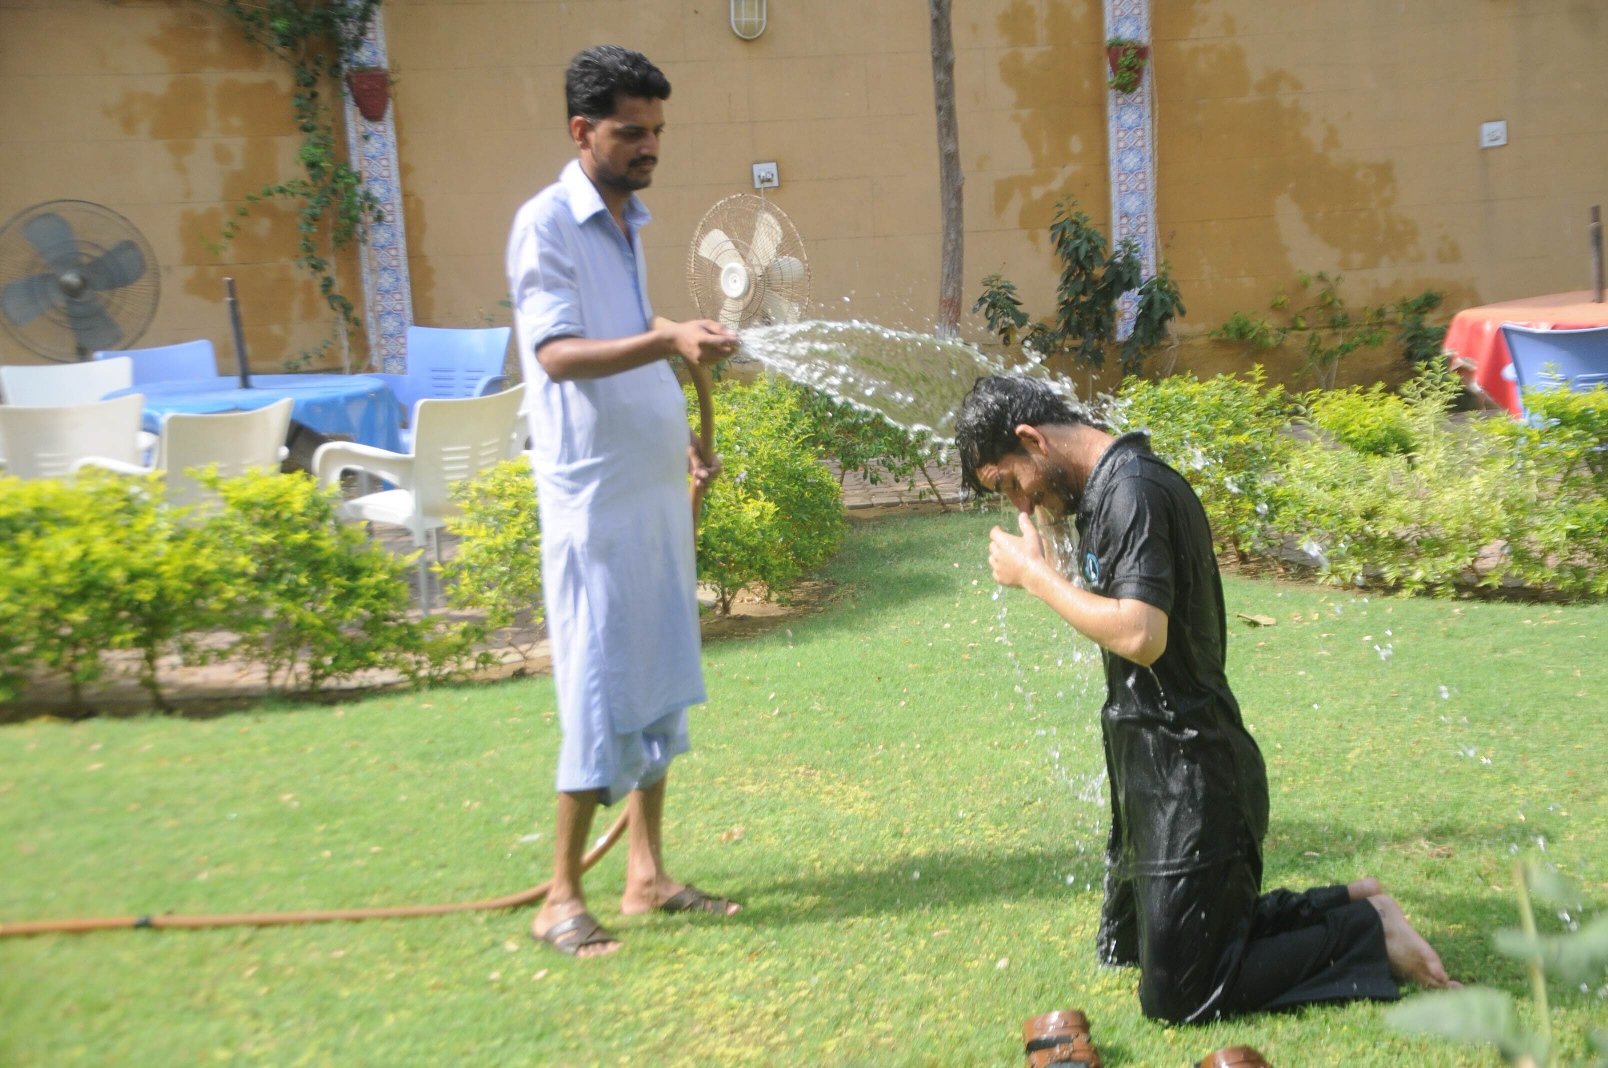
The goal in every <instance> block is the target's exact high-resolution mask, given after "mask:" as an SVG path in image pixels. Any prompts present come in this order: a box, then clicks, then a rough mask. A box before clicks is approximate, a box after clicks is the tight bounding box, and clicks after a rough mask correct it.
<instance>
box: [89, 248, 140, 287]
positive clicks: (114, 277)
mask: <svg viewBox="0 0 1608 1068" xmlns="http://www.w3.org/2000/svg"><path fill="white" fill-rule="evenodd" d="M144 273H145V257H144V256H142V255H141V254H140V247H139V246H138V245H136V244H135V243H134V242H132V241H119V242H118V243H117V244H115V245H113V246H112V247H111V248H110V249H108V250H107V251H106V252H104V253H102V254H101V255H100V256H99V257H97V258H96V259H95V260H94V261H93V262H91V263H89V264H87V265H86V266H85V267H84V281H85V282H87V283H88V284H89V288H90V289H121V288H123V287H124V286H126V285H128V284H129V283H130V282H133V281H134V280H135V279H137V278H139V276H140V275H142V274H144Z"/></svg>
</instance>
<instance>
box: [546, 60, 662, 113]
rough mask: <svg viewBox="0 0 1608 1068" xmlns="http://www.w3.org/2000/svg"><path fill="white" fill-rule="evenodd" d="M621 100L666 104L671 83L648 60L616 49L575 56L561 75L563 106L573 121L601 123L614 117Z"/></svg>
mask: <svg viewBox="0 0 1608 1068" xmlns="http://www.w3.org/2000/svg"><path fill="white" fill-rule="evenodd" d="M622 96H637V97H642V98H643V99H646V100H669V99H670V79H668V78H666V77H665V76H664V71H662V70H660V69H659V68H658V67H655V66H654V65H653V63H652V61H650V60H649V59H648V57H647V56H645V55H643V54H642V53H641V52H633V51H631V50H630V49H629V48H621V47H620V46H619V45H597V46H596V47H594V48H588V49H586V50H585V51H584V52H578V53H576V55H575V58H574V59H572V60H570V65H569V70H567V71H565V72H564V104H565V106H566V107H568V108H569V114H570V115H571V116H572V117H573V116H575V115H579V116H581V117H582V118H584V119H589V120H591V121H592V122H601V121H602V120H604V119H606V118H608V117H609V116H610V115H613V114H614V109H615V101H616V99H617V98H618V97H622Z"/></svg>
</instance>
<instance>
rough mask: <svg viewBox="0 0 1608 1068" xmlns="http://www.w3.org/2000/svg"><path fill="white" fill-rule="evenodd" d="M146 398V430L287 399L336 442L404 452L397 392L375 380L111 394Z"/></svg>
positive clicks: (189, 386)
mask: <svg viewBox="0 0 1608 1068" xmlns="http://www.w3.org/2000/svg"><path fill="white" fill-rule="evenodd" d="M128 393H142V394H144V395H145V415H144V419H143V422H144V425H145V429H147V430H150V431H152V432H154V433H161V431H162V417H163V416H165V415H171V414H172V413H174V412H188V413H198V414H206V413H211V412H236V411H249V410H251V409H253V408H263V407H266V406H268V405H270V404H272V403H274V402H275V401H277V400H280V399H282V398H284V397H289V398H290V399H291V400H292V401H293V402H294V405H293V407H292V410H291V413H290V417H291V419H292V420H293V421H294V422H296V423H299V424H301V425H302V426H305V427H307V428H308V429H309V430H312V431H315V432H316V433H319V434H323V435H325V436H327V437H331V438H342V439H345V440H350V441H358V442H362V443H363V444H364V445H373V446H376V447H377V448H381V449H389V450H390V451H392V452H402V451H403V449H402V434H401V425H402V405H401V403H400V402H398V401H397V399H396V395H395V394H394V393H392V392H391V387H390V386H389V385H387V384H386V382H385V380H384V379H382V378H376V377H375V376H373V375H341V374H293V375H252V376H251V387H250V388H249V389H242V388H241V386H240V380H239V379H238V378H235V377H228V378H223V377H219V378H184V379H174V380H172V381H168V382H146V383H143V384H141V385H138V386H134V387H132V388H130V389H120V390H117V391H115V392H113V393H108V394H107V397H120V396H123V395H125V394H128Z"/></svg>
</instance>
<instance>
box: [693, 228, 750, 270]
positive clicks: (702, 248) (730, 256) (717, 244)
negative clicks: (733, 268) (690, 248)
mask: <svg viewBox="0 0 1608 1068" xmlns="http://www.w3.org/2000/svg"><path fill="white" fill-rule="evenodd" d="M698 255H700V256H702V257H703V258H704V259H706V260H708V261H709V262H710V263H713V264H714V265H715V266H716V267H717V268H720V267H725V266H726V265H727V264H728V263H741V262H742V261H743V254H742V253H741V252H738V251H737V245H736V244H735V243H734V242H733V241H732V239H731V238H729V237H727V236H726V231H724V230H710V231H709V232H708V233H707V234H704V235H703V237H701V238H700V239H699V240H698Z"/></svg>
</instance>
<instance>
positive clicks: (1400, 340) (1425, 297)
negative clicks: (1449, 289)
mask: <svg viewBox="0 0 1608 1068" xmlns="http://www.w3.org/2000/svg"><path fill="white" fill-rule="evenodd" d="M1445 297H1446V294H1444V293H1441V292H1440V291H1438V290H1434V289H1426V290H1424V292H1422V293H1420V294H1418V296H1416V297H1403V298H1402V299H1401V300H1398V301H1397V302H1396V343H1397V344H1398V345H1400V346H1401V354H1402V357H1403V358H1404V359H1406V360H1407V362H1409V363H1411V364H1414V365H1415V366H1419V367H1425V366H1428V365H1430V364H1438V363H1444V362H1445V358H1446V354H1445V348H1444V346H1443V344H1442V342H1444V341H1445V340H1446V324H1444V323H1442V324H1440V325H1439V326H1432V325H1430V324H1429V323H1426V322H1425V321H1424V319H1425V317H1426V316H1428V315H1429V314H1430V313H1431V312H1433V311H1434V310H1435V309H1436V308H1439V307H1440V305H1441V301H1442V300H1444V299H1445Z"/></svg>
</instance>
